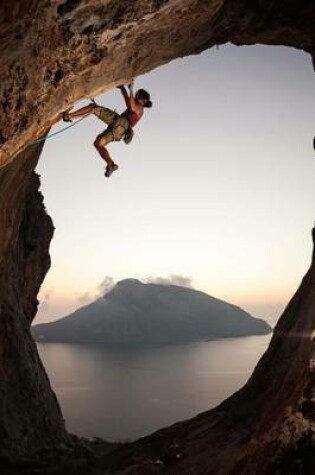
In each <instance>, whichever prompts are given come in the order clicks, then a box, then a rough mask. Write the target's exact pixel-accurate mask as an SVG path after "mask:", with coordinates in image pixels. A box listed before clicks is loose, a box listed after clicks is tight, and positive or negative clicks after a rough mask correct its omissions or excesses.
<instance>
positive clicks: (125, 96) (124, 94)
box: [118, 86, 130, 107]
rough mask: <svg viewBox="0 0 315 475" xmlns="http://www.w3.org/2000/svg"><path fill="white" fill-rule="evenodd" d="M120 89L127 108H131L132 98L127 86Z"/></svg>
mask: <svg viewBox="0 0 315 475" xmlns="http://www.w3.org/2000/svg"><path fill="white" fill-rule="evenodd" d="M118 89H120V92H121V93H122V95H123V98H124V99H125V103H126V106H127V107H130V98H129V96H128V92H127V90H126V88H125V86H118Z"/></svg>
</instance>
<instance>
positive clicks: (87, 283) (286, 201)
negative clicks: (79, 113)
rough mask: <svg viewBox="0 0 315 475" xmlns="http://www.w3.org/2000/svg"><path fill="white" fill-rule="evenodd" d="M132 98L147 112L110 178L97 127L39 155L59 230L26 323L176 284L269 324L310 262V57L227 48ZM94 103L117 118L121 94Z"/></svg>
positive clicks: (161, 76)
mask: <svg viewBox="0 0 315 475" xmlns="http://www.w3.org/2000/svg"><path fill="white" fill-rule="evenodd" d="M135 86H136V88H137V87H143V88H145V89H147V90H148V91H149V92H150V93H151V98H152V101H153V108H152V109H147V110H146V112H145V117H144V118H143V119H142V120H141V122H140V123H139V124H138V125H137V126H136V128H135V137H134V140H133V142H132V143H131V144H130V145H125V144H124V143H123V142H119V143H117V142H116V143H114V144H110V146H109V151H110V152H111V154H112V156H113V159H114V161H115V162H116V163H118V165H119V167H120V168H119V170H118V171H117V172H115V173H114V174H113V175H112V176H111V177H110V178H109V179H107V178H105V177H104V170H105V167H104V162H103V161H102V159H101V158H100V157H99V156H98V154H97V152H96V150H95V149H94V147H93V141H94V138H95V136H96V135H97V134H99V133H100V132H101V131H102V130H103V129H104V125H105V124H103V123H102V122H101V121H99V120H98V119H97V118H96V117H95V116H93V115H91V116H89V117H88V118H86V119H85V120H83V121H81V122H80V123H79V124H77V125H76V126H75V127H72V128H70V129H69V130H67V131H66V132H64V133H62V134H60V135H58V136H57V137H55V138H52V139H50V140H47V142H46V144H45V148H44V152H43V154H42V157H41V159H40V162H39V165H38V167H37V172H38V173H39V174H40V175H41V183H42V185H41V190H42V192H43V194H44V197H45V204H46V208H47V211H48V213H49V214H50V215H51V216H52V218H53V221H54V225H55V227H56V230H55V236H54V239H53V241H52V244H51V258H52V267H51V270H50V271H49V273H48V275H47V277H46V279H45V282H44V284H43V285H42V288H41V292H40V296H39V300H40V302H41V303H40V306H39V312H38V316H37V317H36V319H35V322H34V323H41V322H47V321H51V320H55V319H57V318H60V317H62V316H64V315H67V314H68V313H70V312H72V311H74V310H75V309H76V308H78V307H80V306H82V305H83V304H87V303H89V302H91V301H92V300H94V299H95V298H97V297H99V296H100V295H102V294H104V292H105V291H106V290H107V289H108V288H109V287H110V285H112V284H113V283H114V282H116V281H119V280H121V279H125V278H138V279H140V280H144V279H146V280H148V279H149V280H151V281H152V280H153V281H154V280H156V279H157V280H158V281H159V280H161V279H162V280H164V281H169V282H174V283H178V282H183V283H184V284H185V285H191V286H193V287H194V288H195V289H197V290H201V291H204V292H206V293H208V294H210V295H212V296H214V297H217V298H221V299H223V300H226V301H228V302H230V303H234V304H236V305H239V306H241V307H242V308H244V309H245V310H247V311H249V312H250V313H251V314H252V315H254V316H257V317H262V318H265V319H266V320H268V321H269V322H270V323H272V324H274V323H275V322H276V321H277V319H278V318H279V316H280V315H281V312H282V311H283V309H284V307H285V306H286V304H287V303H288V301H289V299H290V298H291V296H292V295H293V293H294V292H295V290H296V289H297V287H298V285H299V283H300V281H301V279H302V277H303V275H304V274H305V272H306V271H307V269H308V267H309V264H310V259H311V253H312V242H311V237H310V236H311V229H312V227H313V224H314V219H315V212H314V211H315V210H314V204H315V186H314V181H315V153H314V150H313V147H312V141H313V136H314V132H315V130H314V124H315V107H314V101H315V87H314V86H315V84H314V71H313V66H312V62H311V59H310V57H309V56H308V55H307V54H306V53H304V52H301V51H297V50H294V49H292V48H283V47H265V46H250V47H245V46H244V47H236V46H232V45H225V46H221V47H220V48H219V49H211V50H209V51H206V52H204V53H203V54H201V55H198V56H191V57H188V58H184V59H178V60H175V61H173V62H171V63H170V64H168V65H165V66H162V67H160V68H158V69H156V70H154V71H152V72H150V73H149V74H146V75H144V76H141V77H139V78H137V79H136V83H135ZM96 100H97V102H98V103H99V104H101V105H103V106H106V107H110V108H113V109H116V110H117V111H118V112H121V111H123V110H124V103H123V100H122V97H121V94H120V91H119V90H118V89H115V90H113V91H109V92H107V93H105V94H102V95H100V96H98V97H97V98H96ZM88 102H89V101H88V99H87V100H84V101H82V102H81V103H80V104H77V105H76V107H78V106H81V105H85V104H87V103H88ZM65 125H67V124H65V123H59V124H57V125H56V126H55V128H54V129H53V130H52V132H55V131H57V130H60V129H61V128H63V127H65Z"/></svg>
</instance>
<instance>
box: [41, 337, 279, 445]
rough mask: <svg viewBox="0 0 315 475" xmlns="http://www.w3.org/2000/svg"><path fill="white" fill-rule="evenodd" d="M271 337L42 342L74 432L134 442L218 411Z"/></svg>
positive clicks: (71, 429)
mask: <svg viewBox="0 0 315 475" xmlns="http://www.w3.org/2000/svg"><path fill="white" fill-rule="evenodd" d="M270 338H271V335H267V336H255V337H246V338H231V339H225V340H217V341H209V342H201V343H192V344H187V345H181V346H167V347H162V348H154V349H150V350H149V349H141V350H135V349H129V350H123V351H122V350H117V349H116V350H115V349H108V348H102V347H100V346H85V345H68V344H53V343H50V344H47V343H46V344H44V343H40V344H38V349H39V353H40V355H41V358H42V360H43V363H44V365H45V367H46V370H47V372H48V375H49V377H50V381H51V384H52V387H53V389H54V391H55V392H56V394H57V396H58V399H59V402H60V404H61V407H62V410H63V414H64V417H65V419H66V423H67V427H68V430H69V431H70V432H73V433H76V434H78V435H83V436H87V437H93V436H100V437H103V438H105V439H107V440H109V441H118V440H121V441H122V440H133V439H136V438H138V437H141V436H143V435H146V434H149V433H151V432H153V431H154V430H156V429H159V428H161V427H164V426H167V425H170V424H172V423H174V422H177V421H179V420H182V419H187V418H189V417H192V416H194V415H196V414H198V413H199V412H202V411H204V410H207V409H209V408H211V407H213V406H216V405H217V404H218V403H219V402H221V401H222V400H223V399H225V398H226V397H227V396H229V395H231V394H232V393H233V392H235V391H236V390H237V389H239V388H240V387H241V386H242V385H243V384H244V383H245V382H246V381H247V379H248V378H249V376H250V374H251V372H252V370H253V369H254V367H255V365H256V363H257V361H258V359H259V358H260V356H261V355H262V354H263V353H264V351H265V349H266V348H267V346H268V343H269V341H270Z"/></svg>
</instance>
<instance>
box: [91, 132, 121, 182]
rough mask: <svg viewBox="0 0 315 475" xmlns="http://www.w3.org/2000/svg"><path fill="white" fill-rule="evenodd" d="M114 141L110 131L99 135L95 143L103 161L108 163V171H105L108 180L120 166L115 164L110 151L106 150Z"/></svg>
mask: <svg viewBox="0 0 315 475" xmlns="http://www.w3.org/2000/svg"><path fill="white" fill-rule="evenodd" d="M112 141H113V137H112V132H111V131H110V130H108V129H107V130H106V131H105V132H103V133H102V134H100V135H98V136H97V137H96V139H95V141H94V147H95V148H96V150H97V151H98V153H99V154H100V156H101V157H102V159H103V160H104V161H105V162H106V163H107V167H106V171H105V176H106V177H107V178H109V177H110V175H111V174H112V173H113V172H114V171H115V170H117V169H118V165H116V163H114V161H113V160H112V158H111V156H110V154H109V151H108V150H107V148H106V145H107V144H108V143H109V142H112Z"/></svg>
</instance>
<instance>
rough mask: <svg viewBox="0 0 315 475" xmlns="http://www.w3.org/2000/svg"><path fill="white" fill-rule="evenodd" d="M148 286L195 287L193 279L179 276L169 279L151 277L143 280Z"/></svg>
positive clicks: (175, 275)
mask: <svg viewBox="0 0 315 475" xmlns="http://www.w3.org/2000/svg"><path fill="white" fill-rule="evenodd" d="M143 280H144V282H145V283H147V284H158V285H178V286H180V287H189V288H192V287H193V279H192V278H191V277H188V276H185V275H179V274H171V275H169V276H168V277H156V276H150V277H147V278H145V279H143Z"/></svg>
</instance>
